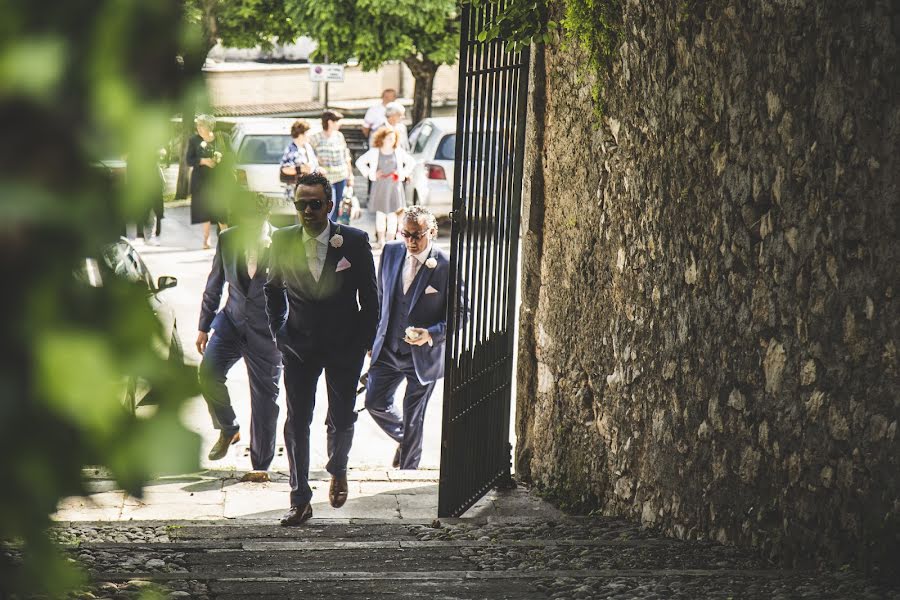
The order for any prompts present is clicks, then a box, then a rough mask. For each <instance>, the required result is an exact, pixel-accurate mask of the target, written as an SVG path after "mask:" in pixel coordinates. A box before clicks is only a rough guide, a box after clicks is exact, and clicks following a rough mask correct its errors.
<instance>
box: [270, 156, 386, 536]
mask: <svg viewBox="0 0 900 600" xmlns="http://www.w3.org/2000/svg"><path fill="white" fill-rule="evenodd" d="M294 198H295V200H294V206H295V207H296V209H297V213H298V214H299V216H300V223H301V224H300V225H295V226H293V227H286V228H284V229H279V230H278V231H277V232H275V234H274V235H273V236H272V260H271V263H270V268H269V280H268V281H267V282H266V285H265V293H266V312H267V313H268V315H269V327H270V328H271V331H272V335H273V336H274V338H275V340H276V343H277V345H278V348H279V349H280V350H281V353H282V356H283V357H284V384H285V389H286V391H287V423H285V426H284V438H285V446H286V448H287V454H288V463H289V464H290V470H291V508H290V511H289V512H288V513H287V514H286V515H285V516H284V518H283V519H282V520H281V524H282V525H288V526H290V525H299V524H301V523H303V522H304V521H307V520H308V519H309V518H310V517H312V508H311V507H310V500H312V490H311V489H310V487H309V427H310V423H311V422H312V417H313V408H314V406H315V401H316V385H317V383H318V381H319V377H320V376H321V374H322V371H324V372H325V381H326V383H327V384H328V417H327V419H326V426H327V434H328V464H327V465H326V469H327V470H328V472H329V473H330V474H331V486H330V488H329V493H328V499H329V502H330V503H331V505H332V506H334V507H335V508H340V507H341V506H343V505H344V503H345V502H346V501H347V493H348V490H347V457H348V455H349V453H350V446H351V444H352V442H353V427H354V423H355V422H356V413H355V412H354V410H353V407H354V404H355V401H356V385H357V381H358V380H359V374H360V371H361V370H362V365H363V359H364V358H365V355H366V351H367V350H368V349H370V348H371V347H372V341H373V339H374V338H375V328H376V326H377V325H378V291H377V288H376V282H375V262H374V259H373V257H372V249H371V247H370V246H369V237H368V235H366V233H365V232H363V231H360V230H359V229H355V228H353V227H348V226H347V225H338V224H336V223H333V222H331V221H329V219H328V215H329V214H330V213H331V209H332V206H333V203H332V200H331V184H330V183H328V179H327V178H325V177H324V176H322V175H321V174H319V173H311V174H309V175H303V176H301V177H299V178H298V179H297V189H296V192H295V196H294Z"/></svg>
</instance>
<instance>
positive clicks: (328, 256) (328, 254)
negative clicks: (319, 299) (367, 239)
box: [319, 221, 341, 285]
mask: <svg viewBox="0 0 900 600" xmlns="http://www.w3.org/2000/svg"><path fill="white" fill-rule="evenodd" d="M334 230H335V224H334V223H332V222H331V221H328V241H327V242H326V244H327V245H326V246H325V247H326V248H327V250H326V251H325V264H324V265H323V266H322V274H321V275H320V276H319V284H320V285H321V284H322V281H323V280H324V279H325V278H326V277H327V278H329V279H331V278H332V277H333V276H334V270H335V269H337V263H338V261H339V260H340V257H339V256H338V254H341V250H339V249H338V248H335V247H334V246H332V245H331V236H333V235H334Z"/></svg>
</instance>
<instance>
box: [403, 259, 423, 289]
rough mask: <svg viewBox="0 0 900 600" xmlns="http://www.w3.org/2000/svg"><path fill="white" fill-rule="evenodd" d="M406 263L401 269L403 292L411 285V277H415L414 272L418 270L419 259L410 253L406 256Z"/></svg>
mask: <svg viewBox="0 0 900 600" xmlns="http://www.w3.org/2000/svg"><path fill="white" fill-rule="evenodd" d="M406 260H407V264H406V268H405V269H403V293H404V294H405V293H406V292H408V291H409V286H411V285H412V282H413V279H415V278H416V272H417V271H418V270H419V261H418V260H417V259H416V257H415V256H413V255H412V254H410V255H408V256H407V257H406Z"/></svg>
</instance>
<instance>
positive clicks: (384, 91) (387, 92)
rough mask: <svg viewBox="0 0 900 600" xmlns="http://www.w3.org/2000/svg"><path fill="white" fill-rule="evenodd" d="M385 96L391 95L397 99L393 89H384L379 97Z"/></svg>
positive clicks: (395, 91)
mask: <svg viewBox="0 0 900 600" xmlns="http://www.w3.org/2000/svg"><path fill="white" fill-rule="evenodd" d="M387 94H393V96H394V97H395V98H396V97H397V90H395V89H394V88H385V89H383V90H382V91H381V97H382V98H384V97H385V96H386V95H387Z"/></svg>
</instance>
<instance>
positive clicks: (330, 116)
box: [322, 110, 344, 131]
mask: <svg viewBox="0 0 900 600" xmlns="http://www.w3.org/2000/svg"><path fill="white" fill-rule="evenodd" d="M343 118H344V115H342V114H341V113H339V112H338V111H336V110H326V111H325V112H323V113H322V131H325V130H327V129H328V122H329V121H340V120H341V119H343Z"/></svg>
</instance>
